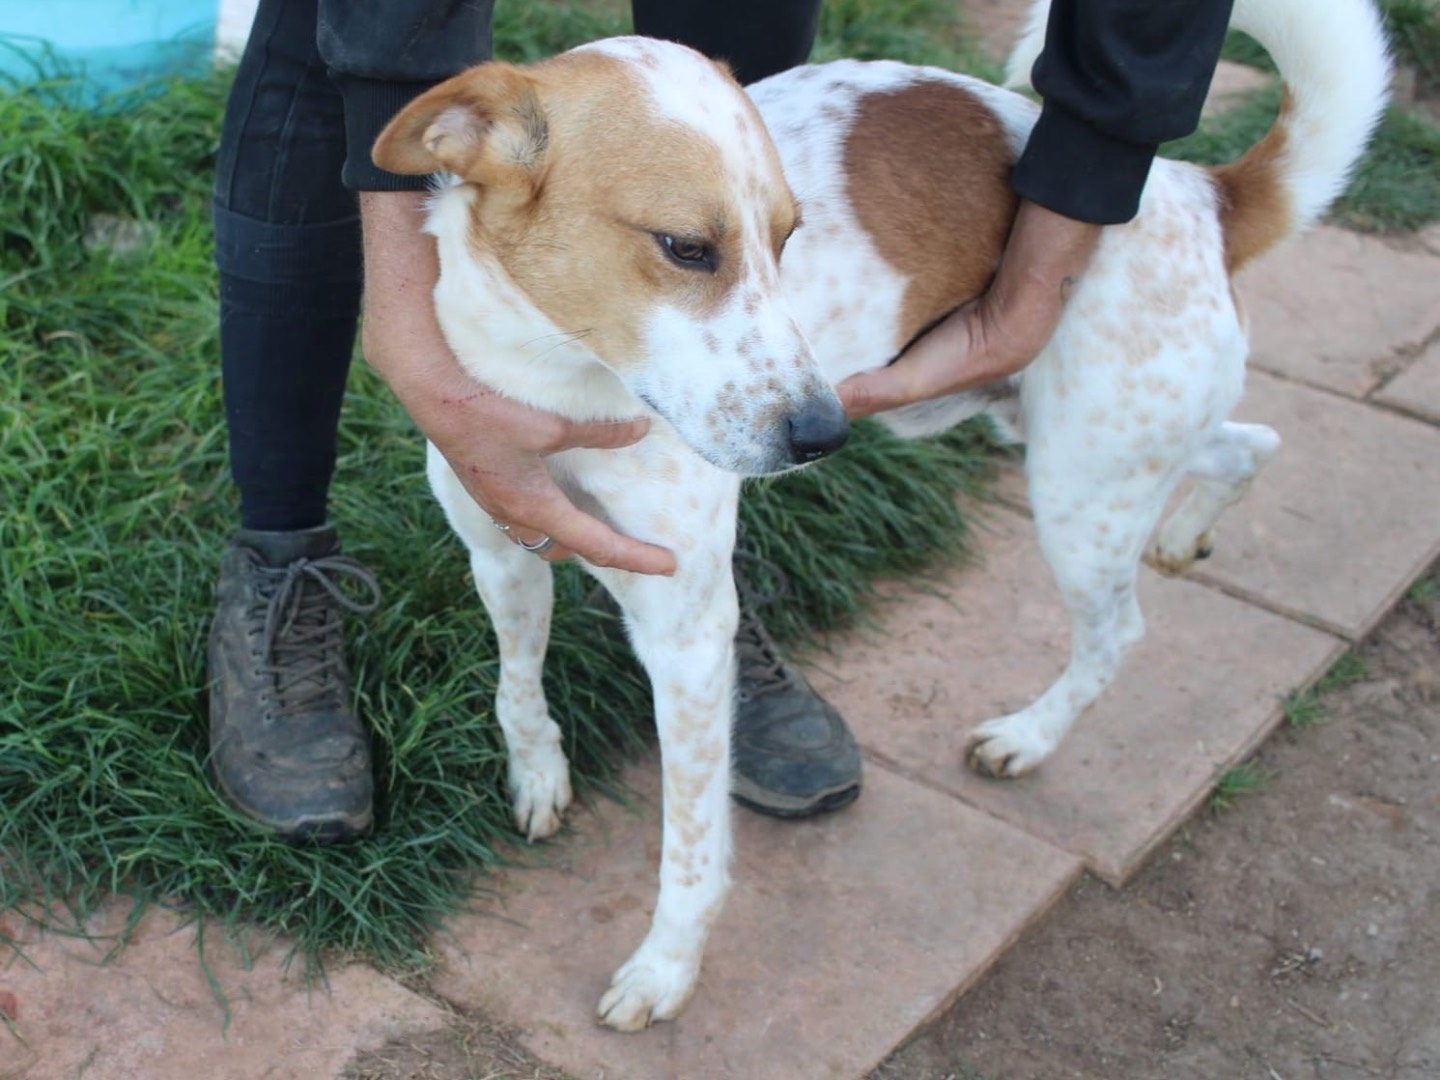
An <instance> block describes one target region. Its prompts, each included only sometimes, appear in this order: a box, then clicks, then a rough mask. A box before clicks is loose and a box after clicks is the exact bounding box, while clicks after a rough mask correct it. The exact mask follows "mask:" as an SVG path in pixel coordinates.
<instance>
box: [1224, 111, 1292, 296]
mask: <svg viewBox="0 0 1440 1080" xmlns="http://www.w3.org/2000/svg"><path fill="white" fill-rule="evenodd" d="M1293 104H1294V103H1293V101H1292V100H1291V97H1290V91H1289V90H1286V91H1285V96H1284V98H1283V99H1282V101H1281V103H1280V116H1279V118H1278V119H1277V120H1276V122H1275V125H1274V126H1273V127H1272V128H1271V129H1270V130H1269V131H1268V132H1267V133H1266V135H1265V137H1264V138H1263V139H1261V140H1260V141H1259V142H1258V143H1256V144H1255V145H1254V146H1252V147H1251V148H1250V150H1249V151H1247V152H1246V154H1245V155H1244V156H1243V157H1242V158H1240V159H1239V160H1238V161H1234V162H1231V163H1230V164H1229V165H1220V166H1217V167H1216V168H1214V169H1212V170H1210V174H1211V176H1212V177H1214V179H1215V184H1216V187H1217V188H1218V189H1219V190H1218V195H1219V200H1220V225H1221V228H1222V229H1223V231H1224V234H1225V269H1226V270H1227V271H1228V272H1229V273H1231V274H1234V273H1235V271H1236V270H1238V269H1240V267H1242V266H1244V265H1245V264H1246V263H1247V262H1249V261H1250V260H1251V259H1254V258H1255V257H1257V256H1259V255H1263V254H1264V253H1265V252H1267V251H1269V250H1270V249H1271V248H1272V247H1274V246H1275V245H1276V244H1278V243H1279V242H1280V241H1281V240H1283V239H1284V238H1285V237H1286V236H1288V235H1289V234H1290V232H1291V228H1292V226H1291V219H1292V217H1293V211H1292V209H1291V206H1290V198H1289V195H1288V194H1287V193H1286V191H1285V186H1284V183H1283V181H1282V180H1281V176H1280V160H1281V158H1282V157H1284V155H1285V153H1286V152H1287V150H1288V149H1289V141H1290V137H1289V132H1288V127H1287V125H1286V123H1285V120H1286V118H1287V116H1288V115H1289V113H1290V110H1291V108H1292V107H1293Z"/></svg>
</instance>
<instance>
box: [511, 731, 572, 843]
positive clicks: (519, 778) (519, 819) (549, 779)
mask: <svg viewBox="0 0 1440 1080" xmlns="http://www.w3.org/2000/svg"><path fill="white" fill-rule="evenodd" d="M572 798H573V795H572V793H571V790H570V763H569V762H568V761H566V760H565V755H564V754H562V753H561V752H560V750H559V749H558V748H556V747H548V748H546V749H545V750H544V751H543V752H542V751H533V752H531V753H529V754H527V755H526V757H525V760H524V761H519V760H516V759H515V758H511V760H510V805H511V806H512V807H513V808H514V810H515V827H516V828H517V829H519V830H520V831H521V832H523V833H524V834H525V836H526V838H527V839H530V840H544V839H545V838H546V837H548V836H554V835H555V834H556V833H557V832H559V830H560V819H561V818H562V817H563V816H564V814H565V811H566V809H567V808H568V807H569V806H570V800H571V799H572Z"/></svg>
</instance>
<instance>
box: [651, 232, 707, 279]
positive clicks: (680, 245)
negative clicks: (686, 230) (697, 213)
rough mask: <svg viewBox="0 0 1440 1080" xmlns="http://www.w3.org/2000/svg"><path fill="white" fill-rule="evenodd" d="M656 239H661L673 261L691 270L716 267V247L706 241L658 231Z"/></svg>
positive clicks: (661, 244)
mask: <svg viewBox="0 0 1440 1080" xmlns="http://www.w3.org/2000/svg"><path fill="white" fill-rule="evenodd" d="M655 239H656V240H658V241H660V246H661V247H662V248H664V249H665V254H666V255H668V256H669V257H670V261H671V262H673V263H675V264H677V265H679V266H683V267H685V268H687V269H691V270H714V269H715V249H714V248H713V247H711V246H710V245H709V244H707V243H705V241H703V240H696V239H694V238H693V237H688V236H671V235H670V234H669V233H656V234H655Z"/></svg>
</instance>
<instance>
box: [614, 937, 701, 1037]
mask: <svg viewBox="0 0 1440 1080" xmlns="http://www.w3.org/2000/svg"><path fill="white" fill-rule="evenodd" d="M699 977H700V965H699V961H698V958H697V960H696V961H695V962H693V963H683V962H680V961H677V960H673V959H669V958H667V957H665V956H664V955H663V954H662V950H659V949H652V948H650V947H649V946H648V945H641V946H640V948H639V949H637V950H635V954H634V955H633V956H631V957H630V959H629V960H627V961H625V963H624V964H622V965H621V966H620V969H619V970H618V971H616V972H615V976H614V977H613V978H612V979H611V980H610V989H609V990H607V991H605V996H604V997H602V998H601V999H600V1005H599V1007H598V1008H597V1009H596V1010H595V1011H596V1015H598V1016H599V1018H600V1022H601V1023H603V1024H606V1025H608V1026H610V1027H612V1028H614V1029H615V1030H617V1031H639V1030H640V1029H641V1028H644V1027H646V1026H647V1025H648V1024H650V1023H651V1021H654V1020H673V1019H675V1017H676V1016H678V1015H679V1013H680V1010H681V1009H683V1008H684V1007H685V1003H686V1002H687V1001H689V1000H690V995H691V994H693V993H694V992H695V983H696V980H697V979H698V978H699Z"/></svg>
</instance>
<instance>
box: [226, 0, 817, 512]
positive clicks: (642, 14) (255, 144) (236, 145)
mask: <svg viewBox="0 0 1440 1080" xmlns="http://www.w3.org/2000/svg"><path fill="white" fill-rule="evenodd" d="M396 2H397V3H398V2H402V0H396ZM477 2H481V3H484V2H486V0H477ZM516 2H523V0H516ZM820 3H821V0H725V2H724V3H719V2H717V0H634V4H633V11H634V16H635V27H636V32H637V33H642V34H648V35H651V36H654V37H663V38H669V39H672V40H676V41H682V42H684V43H685V44H687V45H691V46H693V47H694V48H697V49H700V50H702V51H704V52H706V53H708V54H709V55H712V56H723V57H725V58H726V59H728V60H729V61H730V63H731V66H732V67H733V68H734V69H735V71H736V73H737V75H739V76H740V78H741V79H742V80H743V81H753V80H755V79H759V78H763V77H764V76H766V75H770V74H773V73H775V72H777V71H782V70H784V69H785V68H787V67H792V66H794V65H796V64H799V63H803V62H804V60H805V58H806V56H807V55H808V54H809V51H810V46H811V45H812V44H813V42H814V38H815V28H816V22H817V19H818V15H819V9H820ZM317 6H318V0H261V3H260V7H259V11H258V12H257V13H256V18H255V25H254V28H253V30H252V31H251V33H250V40H249V43H248V44H247V46H246V48H245V54H244V57H243V58H242V60H241V62H240V67H239V70H238V71H237V73H236V77H235V85H234V87H233V89H232V90H231V94H230V101H229V105H228V107H227V108H226V111H225V125H224V130H223V133H222V135H221V140H220V151H219V157H218V161H217V163H216V182H215V261H216V264H217V265H218V267H219V270H220V353H221V368H222V375H223V380H224V388H225V415H226V420H227V422H228V424H229V432H230V468H231V472H232V473H233V475H234V477H235V483H236V485H237V486H238V487H239V489H240V514H241V524H242V525H243V526H244V527H245V528H251V529H303V528H309V527H311V526H314V525H319V524H322V523H324V521H325V518H326V510H325V506H326V496H327V493H328V490H329V486H330V478H331V476H332V474H333V473H334V470H335V433H336V429H337V427H338V424H339V419H340V404H341V401H342V398H343V396H344V390H345V377H346V372H347V371H348V369H349V364H350V355H351V352H352V350H353V348H354V343H355V330H356V320H357V316H358V315H359V311H360V292H361V258H360V217H359V210H358V205H357V201H356V196H355V193H354V192H353V191H348V190H347V189H346V188H345V187H343V186H342V185H341V183H340V168H341V165H342V164H343V162H344V159H345V124H344V112H343V108H342V104H341V99H340V95H339V93H338V91H337V90H336V89H335V87H334V86H333V85H332V84H331V82H330V79H329V77H328V75H327V74H326V70H325V65H324V62H323V61H322V60H321V58H320V54H319V51H318V50H317V48H316V43H315V24H316V14H317ZM484 59H486V57H483V56H477V57H475V60H476V62H479V61H481V60H484ZM677 92H683V90H677Z"/></svg>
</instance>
